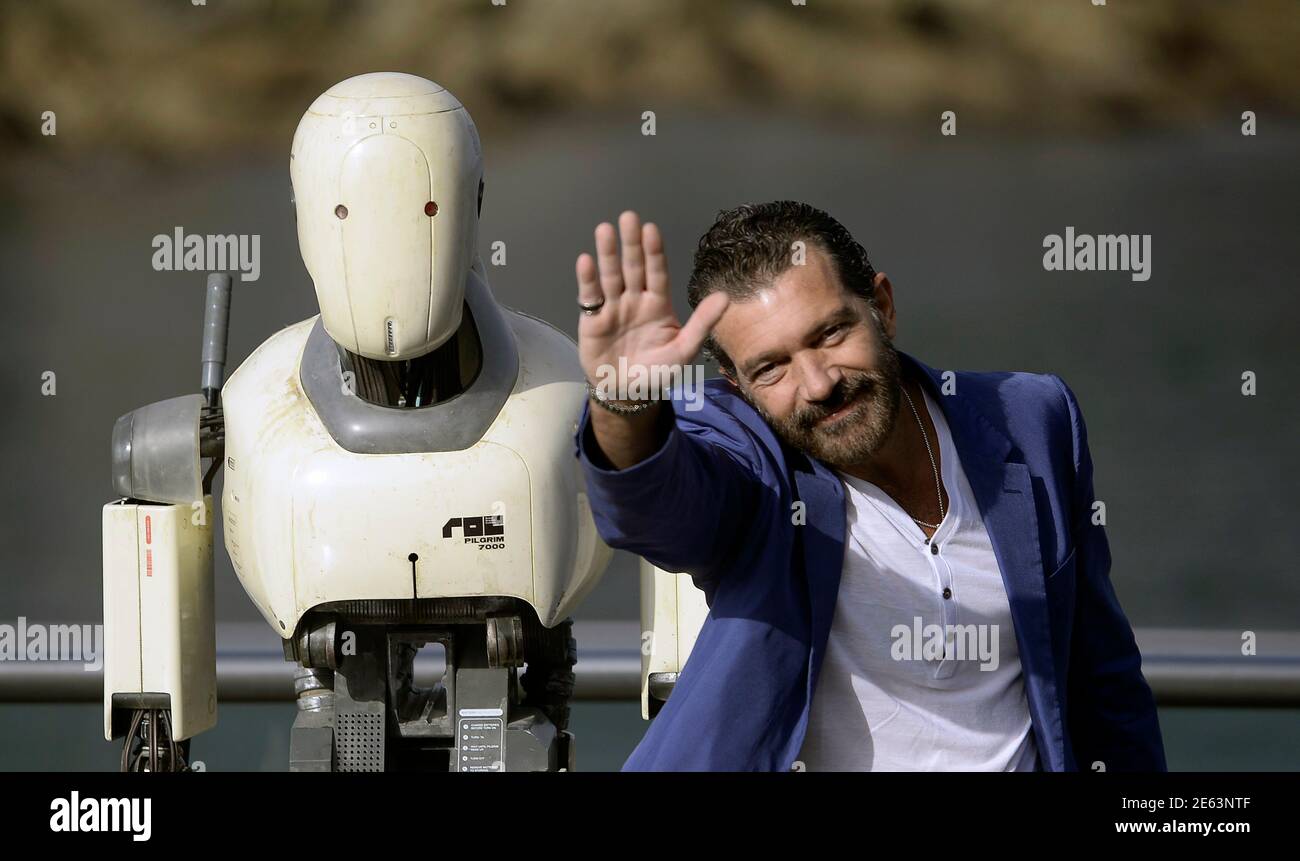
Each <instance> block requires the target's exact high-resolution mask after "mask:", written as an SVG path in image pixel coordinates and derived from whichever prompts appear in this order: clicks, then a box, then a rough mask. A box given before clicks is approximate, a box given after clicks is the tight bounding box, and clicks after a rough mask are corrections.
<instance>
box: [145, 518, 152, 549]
mask: <svg viewBox="0 0 1300 861" xmlns="http://www.w3.org/2000/svg"><path fill="white" fill-rule="evenodd" d="M144 543H145V544H153V518H152V517H150V516H149V515H147V514H146V515H145V516H144Z"/></svg>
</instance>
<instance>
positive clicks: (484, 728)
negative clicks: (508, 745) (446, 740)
mask: <svg viewBox="0 0 1300 861" xmlns="http://www.w3.org/2000/svg"><path fill="white" fill-rule="evenodd" d="M505 733H506V725H505V721H504V720H502V719H501V718H467V717H462V718H460V719H459V722H458V723H457V725H456V757H457V763H456V765H457V769H456V770H457V771H505V770H506V767H505V757H504V752H505Z"/></svg>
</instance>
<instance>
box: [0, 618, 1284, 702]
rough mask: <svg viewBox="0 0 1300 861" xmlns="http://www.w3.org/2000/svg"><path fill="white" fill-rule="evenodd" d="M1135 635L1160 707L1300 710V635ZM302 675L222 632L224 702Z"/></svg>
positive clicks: (627, 694) (611, 689) (583, 627)
mask: <svg viewBox="0 0 1300 861" xmlns="http://www.w3.org/2000/svg"><path fill="white" fill-rule="evenodd" d="M638 627H639V626H638V625H637V624H636V623H635V622H630V623H623V622H587V623H583V622H577V623H575V625H574V637H575V638H576V639H577V641H578V664H577V666H576V667H575V668H574V672H575V674H576V675H577V684H576V686H575V690H574V698H575V699H576V700H579V701H636V700H639V699H640V696H641V653H640V642H641V638H640V635H639V631H638ZM268 634H269V636H267V635H268ZM1135 636H1136V637H1137V641H1138V646H1139V648H1140V650H1141V652H1142V672H1143V675H1144V676H1145V677H1146V679H1147V682H1148V683H1149V684H1150V685H1151V688H1152V691H1153V692H1154V693H1155V697H1156V702H1157V703H1158V704H1160V705H1164V706H1198V707H1213V706H1219V707H1231V708H1265V707H1273V708H1300V632H1292V631H1259V632H1256V635H1255V644H1256V648H1255V653H1254V654H1243V653H1242V651H1243V650H1242V643H1243V632H1240V631H1226V630H1210V629H1139V630H1138V631H1136V632H1135ZM293 668H294V665H293V664H290V663H288V662H286V661H285V660H284V657H283V653H282V651H281V649H280V647H279V645H278V642H277V638H276V637H275V636H274V634H273V633H270V632H269V629H266V628H262V627H261V626H256V629H250V627H249V626H246V625H223V626H220V629H219V632H218V648H217V698H218V700H219V701H222V702H230V703H236V702H291V701H292V700H293V698H294V690H293ZM102 699H103V673H102V671H87V670H86V669H85V668H84V667H83V665H82V664H80V663H76V662H68V661H36V662H27V661H10V660H4V661H0V702H6V703H18V702H31V703H37V702H39V703H50V702H96V701H100V700H102Z"/></svg>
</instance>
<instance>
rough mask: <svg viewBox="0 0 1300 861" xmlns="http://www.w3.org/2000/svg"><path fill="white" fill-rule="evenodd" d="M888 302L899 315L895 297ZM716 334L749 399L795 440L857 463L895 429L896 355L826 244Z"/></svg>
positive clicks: (730, 314)
mask: <svg viewBox="0 0 1300 861" xmlns="http://www.w3.org/2000/svg"><path fill="white" fill-rule="evenodd" d="M886 283H887V282H886ZM881 292H882V291H880V290H879V289H877V294H878V295H880V294H881ZM888 292H889V288H888V287H886V290H885V291H884V293H885V294H888ZM883 298H885V301H886V302H887V303H888V304H887V307H886V308H885V310H886V313H887V315H891V316H890V319H891V320H892V310H893V306H892V296H889V295H886V296H884V297H883ZM713 335H714V338H715V339H716V340H717V342H718V345H719V346H720V347H722V349H723V350H725V351H726V353H727V355H728V356H729V357H730V358H731V360H732V361H733V362H734V364H735V367H736V372H735V378H734V379H733V382H735V383H736V385H737V386H738V387H739V389H740V391H741V394H742V395H743V396H744V398H745V400H747V401H748V402H749V403H750V404H751V405H752V406H753V407H754V408H755V409H756V410H757V411H758V412H759V414H760V415H762V416H763V418H764V420H766V421H767V423H768V424H769V425H771V426H772V429H773V430H774V431H775V432H776V435H777V436H778V437H779V438H780V439H781V440H782V441H784V442H785V443H786V444H787V445H790V446H793V447H795V448H797V449H801V450H802V451H804V452H806V453H807V454H809V455H811V456H812V457H815V458H817V459H819V460H822V461H824V462H826V463H829V464H831V465H832V466H849V465H852V464H858V463H862V462H863V461H865V460H866V459H868V458H869V457H870V456H871V455H873V454H874V453H875V452H876V451H877V450H879V448H880V446H881V445H882V444H883V443H884V441H885V440H886V439H887V438H888V436H889V433H890V431H891V430H892V429H893V426H894V419H895V418H896V416H897V415H898V404H899V398H900V397H901V394H900V392H899V365H898V356H897V354H896V353H895V352H894V347H893V344H892V343H890V340H889V336H888V334H887V333H886V332H885V331H884V327H883V325H882V323H881V322H879V320H878V318H877V317H876V316H874V315H873V314H872V313H871V308H870V306H869V305H868V303H867V302H866V300H864V299H860V298H858V297H856V296H854V295H852V294H850V293H849V292H848V291H847V290H845V289H843V288H841V286H840V281H839V277H838V276H837V274H836V272H835V265H834V262H833V261H832V260H831V258H830V257H829V256H828V255H827V254H826V253H825V252H824V251H823V250H822V249H821V248H820V247H818V246H815V245H812V244H809V246H808V253H807V259H806V262H805V264H804V265H802V266H791V267H790V268H789V269H787V270H786V271H785V272H784V273H782V274H781V275H780V276H778V277H777V278H776V279H775V281H773V283H772V285H771V286H770V287H768V288H766V289H764V290H760V291H759V293H758V294H757V296H755V297H754V298H753V299H750V300H746V301H743V302H736V301H733V302H732V303H731V304H730V305H729V306H728V307H727V310H726V313H724V314H723V316H722V319H721V320H720V321H719V322H718V325H717V326H716V327H714V332H713Z"/></svg>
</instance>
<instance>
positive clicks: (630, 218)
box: [618, 209, 645, 293]
mask: <svg viewBox="0 0 1300 861" xmlns="http://www.w3.org/2000/svg"><path fill="white" fill-rule="evenodd" d="M618 234H619V238H620V239H621V240H622V242H623V286H624V287H625V288H626V289H627V292H629V293H636V292H639V291H641V290H644V289H645V254H644V253H643V252H642V249H641V219H640V218H638V217H637V214H636V213H635V212H633V211H632V210H630V209H629V210H628V211H627V212H624V213H623V214H622V215H620V216H619V217H618Z"/></svg>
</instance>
